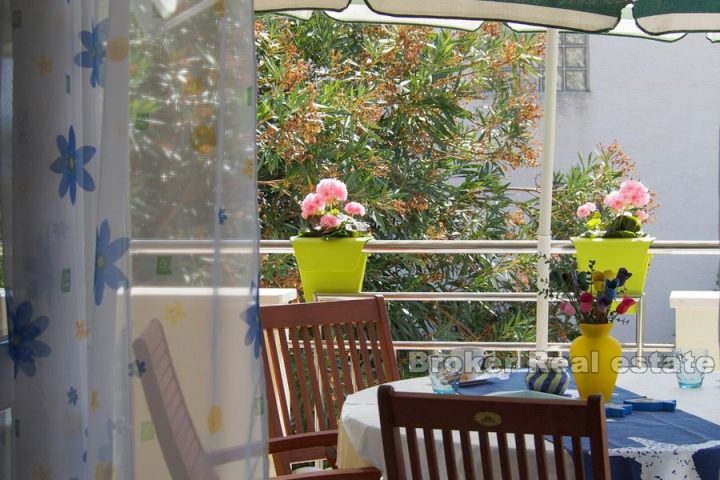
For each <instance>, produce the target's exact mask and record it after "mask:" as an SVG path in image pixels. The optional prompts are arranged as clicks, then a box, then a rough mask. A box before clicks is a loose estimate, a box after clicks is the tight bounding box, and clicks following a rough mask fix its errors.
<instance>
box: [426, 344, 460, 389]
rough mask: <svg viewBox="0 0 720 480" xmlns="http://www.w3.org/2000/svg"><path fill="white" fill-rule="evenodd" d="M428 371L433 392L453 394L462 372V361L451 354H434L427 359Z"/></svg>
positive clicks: (441, 352)
mask: <svg viewBox="0 0 720 480" xmlns="http://www.w3.org/2000/svg"><path fill="white" fill-rule="evenodd" d="M428 371H429V374H430V383H432V389H433V392H435V393H439V394H446V395H452V394H455V393H457V390H458V385H459V384H460V377H461V375H462V372H463V359H462V357H459V356H457V355H453V354H452V353H451V352H443V351H440V352H435V354H433V355H430V357H429V362H428Z"/></svg>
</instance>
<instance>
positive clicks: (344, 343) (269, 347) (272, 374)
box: [260, 296, 400, 473]
mask: <svg viewBox="0 0 720 480" xmlns="http://www.w3.org/2000/svg"><path fill="white" fill-rule="evenodd" d="M260 321H261V324H262V329H263V338H264V348H263V359H264V361H265V380H266V385H267V398H268V422H269V435H270V438H275V437H286V436H290V435H294V434H300V433H306V432H320V431H325V430H334V429H337V419H338V417H339V416H340V410H341V408H342V405H343V403H344V401H345V398H346V397H347V396H348V395H350V394H351V393H354V392H356V391H358V390H362V389H364V388H367V387H371V386H374V385H379V384H381V383H385V382H391V381H394V380H399V378H400V375H399V372H398V367H397V361H396V359H395V353H394V351H393V346H392V338H391V335H390V326H389V324H388V318H387V311H386V308H385V302H384V299H383V298H382V297H381V296H376V297H370V298H363V299H357V300H347V301H337V302H318V303H297V304H291V305H277V306H266V307H261V308H260ZM276 470H280V471H279V472H278V473H281V471H282V472H284V471H285V469H283V468H279V469H278V465H277V463H276Z"/></svg>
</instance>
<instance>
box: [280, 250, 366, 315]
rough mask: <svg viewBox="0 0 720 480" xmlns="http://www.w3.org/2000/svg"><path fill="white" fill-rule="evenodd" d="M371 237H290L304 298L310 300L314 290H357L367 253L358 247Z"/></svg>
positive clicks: (358, 290)
mask: <svg viewBox="0 0 720 480" xmlns="http://www.w3.org/2000/svg"><path fill="white" fill-rule="evenodd" d="M371 238H372V237H354V238H322V237H292V238H291V239H290V241H291V242H292V247H293V252H294V254H295V261H296V262H297V265H298V270H300V280H302V285H303V290H304V292H305V293H304V297H305V301H306V302H312V301H314V300H315V292H321V293H358V292H360V291H361V290H362V283H363V278H364V277H365V264H366V263H367V257H368V255H369V254H367V253H363V251H362V249H363V248H364V247H365V244H366V243H367V242H368V241H369V240H370V239H371Z"/></svg>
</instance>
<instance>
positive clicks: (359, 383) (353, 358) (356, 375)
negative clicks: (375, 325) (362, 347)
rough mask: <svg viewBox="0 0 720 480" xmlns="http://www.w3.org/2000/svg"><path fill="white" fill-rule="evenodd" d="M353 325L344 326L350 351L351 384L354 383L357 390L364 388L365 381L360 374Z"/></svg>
mask: <svg viewBox="0 0 720 480" xmlns="http://www.w3.org/2000/svg"><path fill="white" fill-rule="evenodd" d="M355 328H356V326H355V325H346V326H345V333H346V334H347V338H348V344H349V345H348V351H349V352H350V364H351V366H352V371H353V380H354V382H353V384H354V385H355V388H356V389H357V390H362V389H364V388H366V385H365V381H364V380H363V376H362V370H361V366H360V363H361V362H360V357H359V356H358V351H357V347H356V343H355V332H354V331H353V330H355Z"/></svg>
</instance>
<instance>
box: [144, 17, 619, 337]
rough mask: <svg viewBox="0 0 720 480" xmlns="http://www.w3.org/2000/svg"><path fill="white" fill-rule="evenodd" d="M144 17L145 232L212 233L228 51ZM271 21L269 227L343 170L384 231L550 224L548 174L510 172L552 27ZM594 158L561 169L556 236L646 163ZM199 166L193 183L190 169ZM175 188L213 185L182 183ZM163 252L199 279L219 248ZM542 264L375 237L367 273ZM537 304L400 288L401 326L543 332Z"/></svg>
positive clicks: (520, 273) (426, 286)
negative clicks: (415, 296)
mask: <svg viewBox="0 0 720 480" xmlns="http://www.w3.org/2000/svg"><path fill="white" fill-rule="evenodd" d="M208 14H209V15H210V14H212V12H208ZM137 29H138V27H137V26H136V25H132V26H131V42H134V43H133V48H131V49H130V52H131V58H130V73H131V84H130V87H131V105H130V110H131V119H132V121H133V124H132V128H131V138H130V142H131V146H132V151H131V162H132V170H133V172H132V189H133V195H132V198H133V205H132V207H133V208H132V224H133V236H134V237H135V238H205V237H206V236H207V232H206V231H202V228H203V227H202V226H203V225H206V226H207V228H211V226H212V225H213V224H214V220H215V212H214V210H213V208H214V207H213V202H212V199H213V193H212V185H211V184H210V183H208V184H207V185H197V179H198V178H212V175H208V174H207V171H206V170H207V169H208V168H211V165H212V162H211V161H209V160H210V159H211V157H212V156H213V155H214V151H213V150H212V149H204V148H203V145H212V144H213V138H212V136H213V133H214V130H213V127H212V126H213V125H214V124H215V118H214V115H215V113H214V112H215V110H214V108H212V106H213V105H214V104H215V103H216V101H217V99H215V98H213V97H212V96H209V95H208V94H207V92H208V91H214V90H216V89H212V88H210V87H212V86H213V85H214V84H215V83H216V82H217V81H218V72H217V69H216V68H214V67H213V65H212V62H209V61H208V59H211V58H213V57H214V56H216V55H217V52H215V51H214V46H213V45H214V44H213V42H211V41H209V39H204V38H202V37H198V36H197V35H196V34H189V33H188V32H185V31H184V30H183V29H175V30H173V31H172V32H170V33H169V34H168V35H167V36H166V38H164V40H163V42H170V44H171V45H172V48H168V46H169V44H164V43H163V42H157V43H156V44H153V43H141V40H140V38H141V35H135V34H134V33H137V32H138V30H137ZM255 38H256V45H255V47H256V50H257V84H258V92H257V93H258V98H257V105H258V114H257V148H258V151H257V155H258V189H259V197H258V202H259V208H260V210H259V213H260V222H261V238H264V239H287V238H289V237H290V236H292V235H294V234H296V233H297V231H298V229H299V228H300V227H301V226H302V223H301V219H300V210H299V203H300V201H301V199H302V198H303V197H304V196H305V195H306V194H307V193H308V192H310V191H311V190H312V189H313V188H314V185H315V184H316V183H317V181H318V180H320V179H321V178H327V177H336V178H339V179H342V180H343V181H345V182H346V183H347V185H348V189H349V191H350V195H351V197H352V199H353V200H357V201H360V202H362V203H364V204H365V205H366V206H367V207H368V211H369V212H370V222H371V223H372V227H373V232H374V235H375V238H378V239H391V240H392V239H525V238H535V231H536V229H537V198H536V193H537V192H536V191H533V190H531V191H529V192H526V191H517V190H516V189H513V188H511V187H510V186H509V180H508V173H509V172H510V171H511V170H512V169H514V168H518V167H522V166H528V165H534V164H535V163H536V162H537V160H538V158H539V155H540V150H539V147H538V145H537V144H536V142H535V141H534V130H535V127H536V122H537V120H538V119H539V118H540V117H541V114H542V112H541V109H540V108H539V106H538V95H537V76H538V72H537V69H536V65H538V64H539V62H540V59H541V58H542V56H543V54H544V52H543V45H544V39H543V38H542V36H539V35H522V34H515V33H513V32H511V31H509V30H506V29H504V28H502V27H501V26H499V25H498V24H494V23H485V24H484V25H483V27H482V29H480V30H478V31H477V32H456V31H451V30H441V29H431V28H424V27H416V26H386V25H359V24H343V23H337V22H335V21H333V20H331V19H329V18H328V17H325V16H323V15H315V16H313V18H312V19H311V20H308V21H302V22H301V21H296V20H292V19H289V18H286V17H281V16H275V15H261V16H259V17H257V21H256V24H255ZM189 52H195V53H197V55H195V54H193V55H190V54H189ZM247 68H248V69H252V66H250V65H249V66H247ZM168 72H181V74H179V75H174V76H173V75H169V74H168ZM237 94H238V99H245V95H246V92H237ZM188 107H191V108H188ZM178 112H183V115H186V117H187V118H185V117H182V118H180V117H179V114H178ZM178 118H179V120H177V119H178ZM172 119H176V120H172ZM170 146H172V148H171V147H170ZM204 155H205V156H207V160H208V161H204V158H205V157H204ZM580 160H581V162H579V164H578V166H577V167H576V168H573V169H571V170H570V171H569V172H566V173H557V174H556V176H555V179H554V183H555V185H554V186H555V204H554V205H555V206H554V209H555V210H554V216H553V232H554V235H555V237H556V238H567V237H568V236H570V235H572V234H577V233H579V232H580V231H581V229H582V225H581V223H580V222H577V221H575V218H574V213H575V208H576V207H577V205H578V204H579V203H583V202H585V201H588V200H598V198H599V197H601V196H602V194H603V193H604V192H605V191H607V190H609V188H610V186H611V185H612V184H614V183H617V182H618V178H619V177H620V176H621V175H622V174H624V173H626V172H628V171H630V170H632V163H631V162H630V161H629V159H627V157H625V156H624V154H622V151H621V150H620V149H619V147H618V146H616V145H611V146H610V147H608V148H607V149H601V150H600V151H599V152H595V153H592V154H590V155H589V156H587V157H585V158H582V159H580ZM248 168H252V165H249V166H248ZM246 174H247V172H229V173H228V177H227V178H228V180H229V182H230V183H232V176H233V175H237V176H240V175H246ZM187 182H193V188H191V189H190V188H187V189H182V188H181V187H179V186H180V185H183V184H186V183H187ZM170 189H172V190H173V191H183V192H184V194H185V195H186V196H198V198H180V199H175V198H173V197H172V196H170V195H167V191H169V190H170ZM203 199H204V200H203ZM188 205H190V206H192V208H190V207H188ZM198 206H199V207H198ZM203 206H204V207H203ZM198 217H203V218H207V219H209V221H207V222H204V223H203V222H199V221H198V220H197V219H198ZM198 229H201V230H198ZM160 260H161V259H160V258H158V262H157V265H156V264H155V263H154V262H148V261H147V258H146V257H143V256H135V261H134V263H133V270H134V278H136V279H139V280H141V281H143V279H149V280H148V281H152V282H155V284H168V285H171V284H172V285H177V284H187V285H197V286H200V285H205V284H206V282H207V279H208V278H210V275H211V272H209V266H208V265H210V264H212V262H211V261H210V260H209V259H206V258H204V257H203V256H201V255H194V256H193V255H188V256H183V257H180V258H176V256H174V257H173V258H172V262H173V263H172V273H173V274H172V275H166V276H163V275H158V274H157V273H158V269H159V268H160V263H161V262H160ZM166 260H168V259H166ZM262 262H263V263H262V278H261V284H262V286H284V287H288V286H291V287H297V288H298V289H300V287H301V286H300V281H299V277H298V273H297V270H296V267H295V262H294V260H293V258H292V256H290V255H269V256H265V257H264V258H263V259H262ZM535 264H536V261H535V258H534V257H533V256H530V255H519V256H508V255H385V254H383V255H373V256H371V258H370V261H369V264H368V269H367V275H366V282H365V289H366V290H369V291H463V290H466V291H531V290H533V289H534V288H533V286H534V275H535V273H534V272H535ZM222 268H223V269H225V273H226V275H227V278H231V277H232V275H236V274H238V272H237V270H236V266H233V263H232V262H226V263H225V264H223V267H222ZM229 283H231V282H229ZM534 311H535V306H534V304H522V303H501V302H497V303H469V302H438V303H422V302H406V303H394V302H393V303H390V304H389V313H390V317H391V322H392V327H393V335H394V337H395V338H396V339H398V340H427V339H436V340H479V341H492V340H504V341H532V340H533V339H534V335H535V332H534ZM572 335H573V329H572V324H571V323H570V322H568V321H567V319H563V318H557V319H555V321H553V322H552V325H551V338H552V339H565V338H568V336H572Z"/></svg>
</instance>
